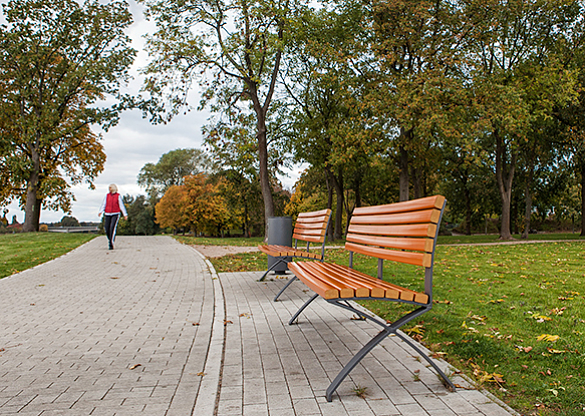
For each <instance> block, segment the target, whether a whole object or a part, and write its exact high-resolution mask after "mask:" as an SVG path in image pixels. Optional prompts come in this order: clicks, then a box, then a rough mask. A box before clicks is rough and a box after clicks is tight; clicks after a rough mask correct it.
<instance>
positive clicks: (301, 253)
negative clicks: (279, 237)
mask: <svg viewBox="0 0 585 416" xmlns="http://www.w3.org/2000/svg"><path fill="white" fill-rule="evenodd" d="M258 249H259V250H260V251H261V252H263V253H264V254H268V255H269V256H272V257H291V256H293V257H304V258H307V259H317V258H320V257H321V255H320V254H317V253H313V252H309V251H305V250H298V249H296V250H295V249H294V248H292V247H286V246H278V245H264V244H260V245H258Z"/></svg>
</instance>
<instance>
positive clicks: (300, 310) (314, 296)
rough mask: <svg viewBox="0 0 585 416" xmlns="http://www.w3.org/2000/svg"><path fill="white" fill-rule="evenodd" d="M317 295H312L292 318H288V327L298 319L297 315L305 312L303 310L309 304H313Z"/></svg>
mask: <svg viewBox="0 0 585 416" xmlns="http://www.w3.org/2000/svg"><path fill="white" fill-rule="evenodd" d="M318 296H319V295H317V294H314V295H313V297H312V298H311V299H309V300H308V301H306V302H305V304H304V305H303V306H301V308H300V309H299V310H298V311H297V312H296V313H295V314H294V315H293V317H292V318H290V321H288V324H289V325H292V324H293V323H294V321H295V320H296V319H297V318H298V317H299V315H300V314H301V312H303V311H304V310H305V308H306V307H307V306H309V304H310V303H311V302H313V301H314V300H315V299H317V297H318Z"/></svg>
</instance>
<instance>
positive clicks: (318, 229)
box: [258, 209, 331, 302]
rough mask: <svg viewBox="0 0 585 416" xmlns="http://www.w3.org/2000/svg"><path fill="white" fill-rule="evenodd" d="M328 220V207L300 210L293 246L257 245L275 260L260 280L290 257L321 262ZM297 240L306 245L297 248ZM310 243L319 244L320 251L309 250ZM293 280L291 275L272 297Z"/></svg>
mask: <svg viewBox="0 0 585 416" xmlns="http://www.w3.org/2000/svg"><path fill="white" fill-rule="evenodd" d="M330 221H331V210H330V209H323V210H320V211H313V212H302V213H300V214H299V216H298V217H297V221H296V223H295V228H294V230H293V235H292V236H293V238H294V240H295V243H294V247H288V246H282V245H274V244H272V245H267V244H260V245H258V248H259V249H260V251H262V252H263V253H265V254H267V255H269V256H272V257H274V258H275V262H274V263H273V264H272V265H271V266H270V267H269V268H268V270H266V272H265V273H264V274H263V275H262V277H261V278H260V280H261V281H262V280H264V278H265V277H266V275H267V274H268V273H269V272H270V271H271V270H273V269H274V268H275V267H276V266H277V265H278V264H280V263H288V262H289V261H290V260H291V258H292V257H297V258H305V259H311V260H319V261H321V262H322V261H323V259H324V258H325V237H326V234H327V228H328V227H329V222H330ZM299 241H304V242H305V243H306V247H305V248H304V249H302V248H298V243H299ZM311 243H317V244H321V247H320V248H321V250H320V252H316V251H311ZM295 280H296V276H293V278H292V279H290V280H289V281H288V283H287V284H286V285H285V286H284V287H283V288H282V289H281V290H280V292H278V294H277V295H276V296H275V297H274V301H275V302H276V301H277V300H278V297H279V296H280V295H281V294H282V292H284V291H285V290H286V289H287V288H288V287H289V286H290V285H291V283H292V282H294V281H295Z"/></svg>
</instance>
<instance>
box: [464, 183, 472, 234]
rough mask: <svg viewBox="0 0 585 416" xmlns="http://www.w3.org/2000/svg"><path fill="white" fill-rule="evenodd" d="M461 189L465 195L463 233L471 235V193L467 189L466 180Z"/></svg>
mask: <svg viewBox="0 0 585 416" xmlns="http://www.w3.org/2000/svg"><path fill="white" fill-rule="evenodd" d="M463 189H464V192H463V194H464V195H465V234H466V235H471V195H470V193H469V189H467V182H465V184H464V187H463Z"/></svg>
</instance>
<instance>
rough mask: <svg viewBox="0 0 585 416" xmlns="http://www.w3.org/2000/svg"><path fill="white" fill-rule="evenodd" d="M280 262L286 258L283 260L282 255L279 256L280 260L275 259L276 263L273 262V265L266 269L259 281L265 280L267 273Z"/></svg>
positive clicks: (283, 261)
mask: <svg viewBox="0 0 585 416" xmlns="http://www.w3.org/2000/svg"><path fill="white" fill-rule="evenodd" d="M280 263H285V260H283V259H282V258H281V257H278V260H277V261H275V262H274V264H273V265H272V266H270V267H269V268H268V270H266V272H264V274H263V275H262V277H261V278H260V279H258V281H259V282H262V281H263V280H264V279H265V278H266V275H267V274H268V273H270V271H271V270H272V269H274V268H275V267H276V266H277V265H279V264H280Z"/></svg>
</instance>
